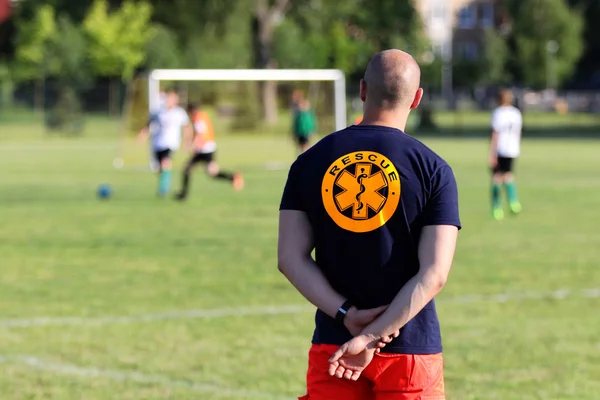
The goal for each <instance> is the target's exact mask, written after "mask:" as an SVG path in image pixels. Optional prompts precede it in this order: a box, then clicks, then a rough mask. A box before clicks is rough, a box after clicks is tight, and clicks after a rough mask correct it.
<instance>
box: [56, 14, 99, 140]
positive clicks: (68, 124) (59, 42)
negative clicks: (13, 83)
mask: <svg viewBox="0 0 600 400" xmlns="http://www.w3.org/2000/svg"><path fill="white" fill-rule="evenodd" d="M47 50H48V52H49V53H50V54H51V57H52V59H53V60H55V63H54V65H55V67H56V69H55V70H53V71H50V72H51V74H52V76H53V77H55V79H56V81H57V83H58V95H59V97H58V102H57V104H56V105H55V106H54V107H53V109H52V112H51V113H50V114H49V115H48V117H47V119H46V122H47V124H48V126H49V127H51V128H59V129H66V131H67V132H68V133H80V132H81V130H82V128H83V114H82V109H81V102H80V97H79V92H80V91H81V90H82V89H84V88H85V87H86V86H87V85H88V84H89V83H90V82H91V81H92V79H91V74H90V68H89V65H88V58H87V41H86V38H85V36H84V34H83V32H82V30H81V28H80V27H78V26H76V25H75V24H73V22H72V21H71V19H70V18H69V17H68V16H67V15H61V16H59V18H58V20H57V31H56V36H55V40H53V41H52V42H50V43H49V47H48V49H47Z"/></svg>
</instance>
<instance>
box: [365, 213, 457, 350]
mask: <svg viewBox="0 0 600 400" xmlns="http://www.w3.org/2000/svg"><path fill="white" fill-rule="evenodd" d="M457 237H458V228H457V227H456V226H451V225H434V226H425V227H423V230H422V232H421V238H420V241H419V264H420V268H419V272H418V273H417V275H415V276H414V277H413V278H412V279H410V280H409V281H408V282H407V283H406V285H404V286H403V287H402V289H401V290H400V292H398V294H397V295H396V297H395V298H394V300H393V301H392V303H391V304H390V305H389V307H388V309H387V310H386V311H385V312H384V313H383V314H382V315H381V316H380V317H379V318H377V319H376V320H375V321H373V322H372V323H371V324H370V325H368V326H367V327H366V328H365V329H364V330H363V332H362V333H361V335H365V336H366V337H367V338H368V339H370V341H372V342H375V341H377V340H379V339H380V338H382V337H387V336H389V335H391V334H393V333H394V332H396V331H398V330H399V329H400V328H402V327H403V326H404V325H406V323H407V322H408V321H410V320H411V319H412V318H413V317H414V316H415V315H417V314H418V313H419V312H420V311H421V310H422V309H423V307H425V306H426V305H427V304H428V303H429V302H430V301H431V300H432V299H433V298H434V297H435V295H437V294H438V293H439V292H440V291H441V290H442V288H443V287H444V285H445V284H446V280H447V279H448V274H449V272H450V267H451V266H452V260H453V258H454V250H455V248H456V240H457Z"/></svg>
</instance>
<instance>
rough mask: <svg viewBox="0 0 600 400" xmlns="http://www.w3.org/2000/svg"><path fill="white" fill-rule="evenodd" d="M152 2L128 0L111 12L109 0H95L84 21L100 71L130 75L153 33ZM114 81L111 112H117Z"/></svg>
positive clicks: (138, 64)
mask: <svg viewBox="0 0 600 400" xmlns="http://www.w3.org/2000/svg"><path fill="white" fill-rule="evenodd" d="M151 15H152V7H151V6H150V4H148V3H146V2H144V1H140V2H133V1H132V0H126V1H125V2H123V4H122V5H121V7H120V8H119V9H117V10H115V11H113V12H109V4H108V2H107V1H106V0H95V1H94V3H93V4H92V6H91V7H90V9H89V10H88V14H87V15H86V17H85V19H84V21H83V27H84V30H85V32H86V33H87V35H88V36H89V38H90V46H89V55H90V58H91V60H92V65H93V68H94V71H95V73H96V74H97V75H100V76H105V77H108V78H111V79H112V78H115V77H120V78H121V79H122V80H128V79H131V77H132V76H133V73H134V72H135V69H136V68H137V67H139V66H141V65H142V64H143V63H144V61H145V59H146V52H145V48H146V43H147V42H148V40H149V39H150V38H151V37H152V34H153V31H152V29H151V27H150V16H151ZM114 83H115V81H114V80H113V81H111V96H110V98H111V100H110V103H111V109H110V112H111V114H114V113H116V107H117V100H116V97H117V93H116V90H115V85H114Z"/></svg>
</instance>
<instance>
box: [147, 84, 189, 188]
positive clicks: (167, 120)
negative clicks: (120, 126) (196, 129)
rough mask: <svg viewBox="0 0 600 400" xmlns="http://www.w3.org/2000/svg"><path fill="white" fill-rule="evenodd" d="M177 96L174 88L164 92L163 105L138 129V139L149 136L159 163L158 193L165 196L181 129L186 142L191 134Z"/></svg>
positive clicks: (178, 145)
mask: <svg viewBox="0 0 600 400" xmlns="http://www.w3.org/2000/svg"><path fill="white" fill-rule="evenodd" d="M178 103H179V96H178V95H177V92H175V91H174V90H169V91H167V93H166V99H165V107H164V108H160V109H159V110H158V111H157V112H154V113H152V115H151V116H150V118H149V119H148V124H147V125H146V126H145V127H144V128H143V129H142V130H141V131H140V133H139V135H138V140H140V141H143V140H146V139H147V138H148V136H149V135H150V136H151V142H152V150H153V151H154V157H155V158H156V160H157V161H158V163H159V183H158V194H159V195H160V196H165V195H167V194H168V193H169V190H170V188H171V170H172V169H173V161H172V156H173V152H174V151H176V150H177V149H179V147H180V145H181V134H182V130H183V133H184V136H185V138H186V142H189V141H191V137H192V135H193V131H192V127H191V124H190V120H189V118H188V115H187V113H186V112H185V110H184V109H183V108H181V107H179V106H178Z"/></svg>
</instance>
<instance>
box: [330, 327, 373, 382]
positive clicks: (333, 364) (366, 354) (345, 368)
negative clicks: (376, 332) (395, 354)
mask: <svg viewBox="0 0 600 400" xmlns="http://www.w3.org/2000/svg"><path fill="white" fill-rule="evenodd" d="M378 343H379V339H378V338H376V337H373V336H367V335H360V336H357V337H355V338H354V339H352V340H350V341H348V342H346V343H344V344H343V345H342V347H340V348H339V349H338V350H337V351H336V352H335V353H333V356H331V358H330V359H329V375H331V376H335V377H337V378H344V379H349V380H352V381H356V380H358V378H359V377H360V374H361V373H362V372H363V371H364V369H365V368H366V367H367V365H369V363H370V362H371V360H373V357H374V356H375V352H376V350H377V344H378Z"/></svg>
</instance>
